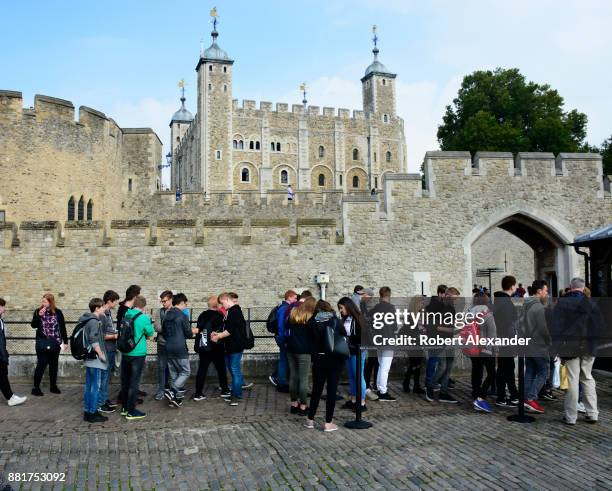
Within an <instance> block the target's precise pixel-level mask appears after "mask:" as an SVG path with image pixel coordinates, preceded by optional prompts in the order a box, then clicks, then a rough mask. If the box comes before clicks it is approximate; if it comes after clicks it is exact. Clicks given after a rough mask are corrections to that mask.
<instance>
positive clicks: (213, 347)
mask: <svg viewBox="0 0 612 491" xmlns="http://www.w3.org/2000/svg"><path fill="white" fill-rule="evenodd" d="M197 326H198V330H199V331H200V332H199V333H198V334H197V335H196V338H195V344H194V348H195V347H198V346H199V345H200V339H201V338H202V336H205V337H206V346H207V350H206V351H207V352H210V353H223V346H219V345H218V344H217V343H213V342H212V341H211V339H210V335H211V334H212V333H213V332H221V331H222V330H223V315H222V314H221V313H220V312H219V311H218V310H211V309H208V310H205V311H204V312H202V313H201V314H200V315H199V317H198V323H197Z"/></svg>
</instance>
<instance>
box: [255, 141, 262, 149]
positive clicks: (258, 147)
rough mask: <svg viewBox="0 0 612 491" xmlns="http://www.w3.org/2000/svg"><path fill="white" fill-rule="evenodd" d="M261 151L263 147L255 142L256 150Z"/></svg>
mask: <svg viewBox="0 0 612 491" xmlns="http://www.w3.org/2000/svg"><path fill="white" fill-rule="evenodd" d="M260 149H261V145H260V144H259V142H255V150H260Z"/></svg>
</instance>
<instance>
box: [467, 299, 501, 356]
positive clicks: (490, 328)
mask: <svg viewBox="0 0 612 491" xmlns="http://www.w3.org/2000/svg"><path fill="white" fill-rule="evenodd" d="M470 313H472V314H474V315H475V316H479V315H481V316H482V317H483V322H482V323H480V324H479V327H480V337H481V338H487V339H495V338H497V336H498V334H497V326H496V324H495V318H494V317H493V312H491V310H490V309H489V307H488V306H487V305H474V306H473V307H472V308H471V309H470ZM480 354H481V355H488V356H491V355H493V349H492V348H491V346H487V345H484V346H482V347H481V348H480Z"/></svg>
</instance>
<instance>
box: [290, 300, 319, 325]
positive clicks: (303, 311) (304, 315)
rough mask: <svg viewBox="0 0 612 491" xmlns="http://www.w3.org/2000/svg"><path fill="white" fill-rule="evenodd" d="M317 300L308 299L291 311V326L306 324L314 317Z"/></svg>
mask: <svg viewBox="0 0 612 491" xmlns="http://www.w3.org/2000/svg"><path fill="white" fill-rule="evenodd" d="M316 305H317V300H316V299H315V298H314V297H308V298H306V300H304V301H303V302H302V303H301V304H300V305H298V306H297V307H295V308H294V309H293V310H291V314H289V322H290V323H292V324H306V323H307V322H308V321H309V320H310V318H311V317H312V316H313V315H314V312H315V307H316Z"/></svg>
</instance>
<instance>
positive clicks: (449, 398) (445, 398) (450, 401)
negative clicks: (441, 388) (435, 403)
mask: <svg viewBox="0 0 612 491" xmlns="http://www.w3.org/2000/svg"><path fill="white" fill-rule="evenodd" d="M438 400H439V401H440V402H446V403H447V404H457V403H458V402H459V401H458V400H457V399H455V398H454V397H453V396H451V395H450V394H448V393H446V394H445V393H444V392H441V393H440V397H439V398H438Z"/></svg>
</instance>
